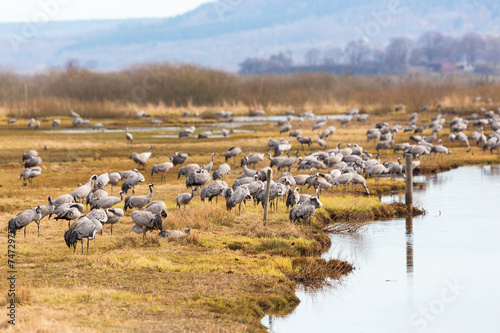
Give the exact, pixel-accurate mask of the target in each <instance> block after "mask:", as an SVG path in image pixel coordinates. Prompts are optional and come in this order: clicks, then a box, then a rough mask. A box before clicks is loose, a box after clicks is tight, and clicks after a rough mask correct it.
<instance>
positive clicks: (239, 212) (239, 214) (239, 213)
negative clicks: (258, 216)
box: [238, 204, 241, 216]
mask: <svg viewBox="0 0 500 333" xmlns="http://www.w3.org/2000/svg"><path fill="white" fill-rule="evenodd" d="M238 216H241V204H240V205H239V211H238Z"/></svg>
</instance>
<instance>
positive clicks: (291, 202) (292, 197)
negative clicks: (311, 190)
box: [286, 186, 300, 209]
mask: <svg viewBox="0 0 500 333" xmlns="http://www.w3.org/2000/svg"><path fill="white" fill-rule="evenodd" d="M299 199H300V193H299V188H298V187H297V186H296V187H295V188H294V189H292V188H290V189H289V190H288V194H287V197H286V209H289V208H290V207H295V206H296V205H297V204H298V203H299Z"/></svg>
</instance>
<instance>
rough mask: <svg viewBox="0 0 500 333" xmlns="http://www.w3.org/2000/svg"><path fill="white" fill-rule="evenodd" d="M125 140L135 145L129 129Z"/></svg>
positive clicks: (126, 129)
mask: <svg viewBox="0 0 500 333" xmlns="http://www.w3.org/2000/svg"><path fill="white" fill-rule="evenodd" d="M125 138H126V139H127V141H128V142H130V143H133V142H134V136H133V135H132V133H129V132H128V128H127V127H125Z"/></svg>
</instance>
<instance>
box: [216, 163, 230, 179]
mask: <svg viewBox="0 0 500 333" xmlns="http://www.w3.org/2000/svg"><path fill="white" fill-rule="evenodd" d="M230 172H231V167H230V166H229V164H227V163H223V164H220V165H219V166H217V169H215V171H214V173H213V179H214V180H217V179H224V176H226V175H229V173H230Z"/></svg>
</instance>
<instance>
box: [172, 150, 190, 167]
mask: <svg viewBox="0 0 500 333" xmlns="http://www.w3.org/2000/svg"><path fill="white" fill-rule="evenodd" d="M188 157H189V156H188V154H180V153H178V152H176V153H175V154H174V155H172V156H170V160H171V161H172V163H173V164H174V166H176V165H179V164H183V163H184V162H186V160H187V159H188Z"/></svg>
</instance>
